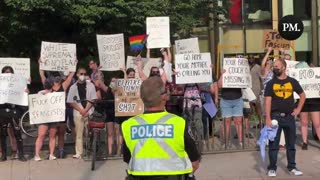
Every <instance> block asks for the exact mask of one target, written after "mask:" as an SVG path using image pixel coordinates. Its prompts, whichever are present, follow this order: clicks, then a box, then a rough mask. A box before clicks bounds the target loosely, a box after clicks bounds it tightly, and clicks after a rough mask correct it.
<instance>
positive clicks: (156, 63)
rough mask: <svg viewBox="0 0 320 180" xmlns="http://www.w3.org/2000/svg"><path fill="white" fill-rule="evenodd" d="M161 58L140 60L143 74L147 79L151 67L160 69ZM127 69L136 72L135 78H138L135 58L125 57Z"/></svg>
mask: <svg viewBox="0 0 320 180" xmlns="http://www.w3.org/2000/svg"><path fill="white" fill-rule="evenodd" d="M160 66H161V58H142V67H143V73H144V74H145V75H146V76H147V77H148V76H149V74H150V70H151V68H152V67H160ZM127 68H133V69H134V70H135V71H136V75H135V77H136V78H137V79H138V78H139V73H138V68H137V64H136V57H133V56H128V57H127Z"/></svg>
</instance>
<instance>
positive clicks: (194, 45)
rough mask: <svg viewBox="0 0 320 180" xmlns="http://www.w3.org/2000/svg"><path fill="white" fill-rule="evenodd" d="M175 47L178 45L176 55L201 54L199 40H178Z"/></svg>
mask: <svg viewBox="0 0 320 180" xmlns="http://www.w3.org/2000/svg"><path fill="white" fill-rule="evenodd" d="M175 45H176V54H198V53H200V50H199V42H198V38H190V39H181V40H176V41H175Z"/></svg>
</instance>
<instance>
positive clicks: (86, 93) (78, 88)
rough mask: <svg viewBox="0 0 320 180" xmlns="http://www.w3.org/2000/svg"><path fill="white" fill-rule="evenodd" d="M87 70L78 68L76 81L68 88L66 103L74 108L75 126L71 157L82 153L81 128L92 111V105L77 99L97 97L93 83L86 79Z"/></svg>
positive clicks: (79, 156) (78, 157)
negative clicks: (74, 150) (74, 152)
mask: <svg viewBox="0 0 320 180" xmlns="http://www.w3.org/2000/svg"><path fill="white" fill-rule="evenodd" d="M86 75H87V71H86V69H85V68H82V67H80V68H78V70H77V78H78V80H77V82H76V83H74V84H73V85H72V86H71V87H70V90H69V94H68V98H67V103H69V105H70V106H71V107H72V108H73V109H74V110H73V115H74V123H75V128H76V147H75V149H76V154H75V155H73V158H77V159H81V155H82V153H83V130H84V128H85V126H86V124H87V123H88V116H89V115H90V114H92V113H93V110H94V109H93V105H92V104H91V103H90V102H87V101H81V102H78V101H77V100H94V99H97V93H96V89H95V87H94V84H93V83H91V82H89V81H86Z"/></svg>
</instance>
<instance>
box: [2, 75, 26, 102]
mask: <svg viewBox="0 0 320 180" xmlns="http://www.w3.org/2000/svg"><path fill="white" fill-rule="evenodd" d="M26 88H27V79H26V78H25V77H23V76H21V75H20V74H0V104H4V103H10V104H16V105H20V106H28V94H27V93H26V92H25V90H26Z"/></svg>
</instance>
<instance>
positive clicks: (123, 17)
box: [0, 0, 226, 79]
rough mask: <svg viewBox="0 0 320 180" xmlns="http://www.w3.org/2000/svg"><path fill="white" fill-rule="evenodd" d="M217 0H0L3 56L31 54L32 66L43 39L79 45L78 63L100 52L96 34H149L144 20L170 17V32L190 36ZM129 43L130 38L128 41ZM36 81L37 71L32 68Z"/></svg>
mask: <svg viewBox="0 0 320 180" xmlns="http://www.w3.org/2000/svg"><path fill="white" fill-rule="evenodd" d="M213 1H217V0H211V1H210V0H153V1H150V0H140V1H132V0H114V1H108V0H54V1H52V0H3V1H0V24H1V28H0V56H12V57H13V56H16V57H30V58H31V59H32V67H33V68H36V67H37V65H36V62H37V59H38V57H39V54H40V46H41V41H52V42H68V43H76V44H77V56H78V58H79V60H80V63H82V64H86V61H84V60H83V59H87V58H88V57H98V56H97V53H98V52H97V43H96V34H113V33H124V36H125V39H127V38H128V37H129V36H131V35H137V34H142V33H145V27H146V25H145V19H146V17H152V16H169V17H170V30H171V33H172V34H174V33H178V34H180V36H181V37H188V36H189V35H190V32H191V30H192V28H194V27H197V26H207V17H208V14H209V12H214V13H225V12H226V11H225V9H224V8H221V7H216V8H214V9H213V8H212V6H210V4H211V3H212V2H213ZM126 44H127V45H128V42H126ZM32 72H33V79H35V77H37V72H38V71H37V70H32Z"/></svg>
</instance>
